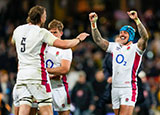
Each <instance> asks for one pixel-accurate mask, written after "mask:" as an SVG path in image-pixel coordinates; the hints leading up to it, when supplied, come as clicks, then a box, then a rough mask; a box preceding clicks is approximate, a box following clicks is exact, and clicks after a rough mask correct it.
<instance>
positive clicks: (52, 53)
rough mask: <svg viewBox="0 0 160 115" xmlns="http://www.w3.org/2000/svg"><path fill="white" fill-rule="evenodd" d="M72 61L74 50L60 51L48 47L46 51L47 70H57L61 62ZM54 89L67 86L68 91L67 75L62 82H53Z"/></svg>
mask: <svg viewBox="0 0 160 115" xmlns="http://www.w3.org/2000/svg"><path fill="white" fill-rule="evenodd" d="M62 59H64V60H68V61H70V62H71V61H72V50H71V49H60V48H56V47H52V46H48V47H47V49H46V51H45V62H46V67H47V68H55V67H60V66H61V60H62ZM51 86H52V88H57V87H60V86H65V87H66V89H67V90H68V83H67V77H66V75H63V76H62V79H61V80H53V79H52V80H51Z"/></svg>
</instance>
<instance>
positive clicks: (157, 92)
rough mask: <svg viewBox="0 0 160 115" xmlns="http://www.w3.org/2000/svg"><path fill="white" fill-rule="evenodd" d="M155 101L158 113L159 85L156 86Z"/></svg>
mask: <svg viewBox="0 0 160 115" xmlns="http://www.w3.org/2000/svg"><path fill="white" fill-rule="evenodd" d="M155 99H156V109H157V110H158V111H159V113H160V83H159V84H158V87H157V90H156V92H155Z"/></svg>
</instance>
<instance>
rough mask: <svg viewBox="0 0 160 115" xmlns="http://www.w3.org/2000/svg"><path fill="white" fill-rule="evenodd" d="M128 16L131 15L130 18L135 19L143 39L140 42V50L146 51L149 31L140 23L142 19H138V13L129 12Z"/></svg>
mask: <svg viewBox="0 0 160 115" xmlns="http://www.w3.org/2000/svg"><path fill="white" fill-rule="evenodd" d="M127 14H128V15H129V17H130V18H131V19H133V20H134V21H135V23H136V25H137V28H138V32H139V34H140V36H141V38H140V39H139V40H138V48H139V49H141V50H142V51H144V50H145V48H146V47H147V42H148V39H149V36H148V33H147V30H146V28H145V27H144V25H143V24H142V22H141V21H140V19H139V18H138V16H137V12H136V11H130V12H127Z"/></svg>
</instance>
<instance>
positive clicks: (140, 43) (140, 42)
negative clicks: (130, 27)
mask: <svg viewBox="0 0 160 115" xmlns="http://www.w3.org/2000/svg"><path fill="white" fill-rule="evenodd" d="M137 46H138V48H139V49H140V50H142V51H144V50H145V48H146V47H147V41H146V40H144V39H142V38H140V39H139V40H138V44H137Z"/></svg>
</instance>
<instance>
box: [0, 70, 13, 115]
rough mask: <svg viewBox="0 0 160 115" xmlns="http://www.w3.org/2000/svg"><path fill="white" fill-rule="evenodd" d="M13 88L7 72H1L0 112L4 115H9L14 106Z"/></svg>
mask: <svg viewBox="0 0 160 115" xmlns="http://www.w3.org/2000/svg"><path fill="white" fill-rule="evenodd" d="M11 93H12V86H11V84H10V82H9V78H8V73H7V71H6V70H1V71H0V111H1V112H2V113H3V114H2V115H9V113H10V112H11V106H12V94H11Z"/></svg>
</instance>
